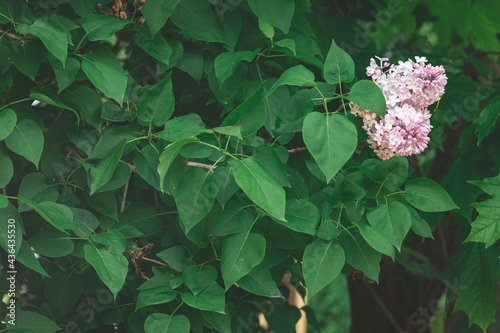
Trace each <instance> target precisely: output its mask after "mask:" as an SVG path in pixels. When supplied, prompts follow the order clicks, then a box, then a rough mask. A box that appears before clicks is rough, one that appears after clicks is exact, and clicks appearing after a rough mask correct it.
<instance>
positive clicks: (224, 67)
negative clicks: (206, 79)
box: [214, 51, 257, 87]
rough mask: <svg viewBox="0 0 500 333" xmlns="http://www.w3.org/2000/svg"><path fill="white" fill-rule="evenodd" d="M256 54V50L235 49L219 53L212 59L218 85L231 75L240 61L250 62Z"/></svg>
mask: <svg viewBox="0 0 500 333" xmlns="http://www.w3.org/2000/svg"><path fill="white" fill-rule="evenodd" d="M256 55H257V51H253V52H252V51H236V52H225V53H221V54H219V55H218V56H217V57H216V58H215V60H214V68H215V76H216V77H217V79H218V80H219V87H222V84H223V83H224V82H225V81H226V79H227V78H228V77H230V76H231V75H233V73H234V71H235V70H236V66H238V64H239V63H240V62H242V61H248V62H251V61H252V60H253V58H255V56H256Z"/></svg>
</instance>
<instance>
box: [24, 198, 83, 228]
mask: <svg viewBox="0 0 500 333" xmlns="http://www.w3.org/2000/svg"><path fill="white" fill-rule="evenodd" d="M18 199H19V200H20V201H22V202H23V203H25V204H26V205H28V206H30V207H31V208H33V209H34V210H35V212H37V213H38V215H40V216H41V217H42V218H43V219H44V220H45V221H47V222H49V223H50V224H51V225H53V226H54V227H55V228H57V229H59V230H61V231H62V232H64V233H66V234H68V232H67V231H66V230H64V229H74V228H76V227H77V225H75V224H74V223H73V212H72V211H71V209H70V208H69V207H68V206H65V205H61V204H58V203H55V202H50V201H44V202H40V203H36V202H35V201H33V200H31V199H28V198H25V197H22V196H18Z"/></svg>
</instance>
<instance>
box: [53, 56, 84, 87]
mask: <svg viewBox="0 0 500 333" xmlns="http://www.w3.org/2000/svg"><path fill="white" fill-rule="evenodd" d="M47 58H48V59H49V63H50V66H52V69H53V70H54V74H55V75H56V81H57V87H58V88H59V90H58V92H57V93H60V92H61V91H63V90H64V89H66V88H67V87H69V86H70V85H71V84H72V83H73V82H75V78H76V74H78V71H79V70H80V61H78V60H77V59H75V58H67V59H66V63H65V64H64V66H63V64H62V63H61V62H60V61H59V60H58V59H56V58H55V57H53V56H48V57H47Z"/></svg>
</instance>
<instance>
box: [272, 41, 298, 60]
mask: <svg viewBox="0 0 500 333" xmlns="http://www.w3.org/2000/svg"><path fill="white" fill-rule="evenodd" d="M275 44H276V45H278V46H281V47H284V48H286V49H289V50H290V51H292V53H293V55H294V56H295V55H297V52H296V51H295V41H294V40H293V39H291V38H284V39H282V40H279V41H277V42H276V43H275Z"/></svg>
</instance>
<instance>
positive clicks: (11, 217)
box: [0, 200, 23, 255]
mask: <svg viewBox="0 0 500 333" xmlns="http://www.w3.org/2000/svg"><path fill="white" fill-rule="evenodd" d="M9 221H10V222H9ZM13 221H14V222H13ZM11 222H13V223H11ZM22 222H23V219H22V217H21V215H20V214H19V212H18V211H17V209H16V208H15V207H14V206H13V205H12V204H10V203H9V202H8V200H7V205H6V206H5V207H3V208H0V246H2V248H3V249H4V250H5V252H7V253H8V254H14V255H17V254H18V252H19V249H20V248H21V245H22V243H23V233H22V232H19V231H21V230H23V226H22ZM10 225H14V228H13V227H12V226H10ZM9 226H10V227H9ZM13 229H15V230H16V232H15V234H14V236H11V235H12V233H13V231H11V230H13ZM9 236H10V237H9ZM9 240H10V243H9ZM12 240H14V241H15V242H14V244H12ZM9 245H10V246H9ZM12 245H14V247H12ZM12 248H13V249H14V253H12V252H11V251H12V250H11V249H12Z"/></svg>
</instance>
